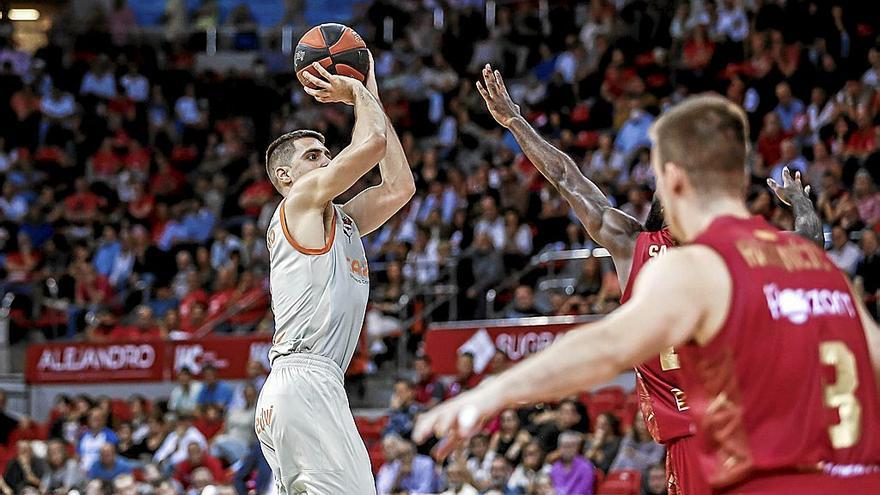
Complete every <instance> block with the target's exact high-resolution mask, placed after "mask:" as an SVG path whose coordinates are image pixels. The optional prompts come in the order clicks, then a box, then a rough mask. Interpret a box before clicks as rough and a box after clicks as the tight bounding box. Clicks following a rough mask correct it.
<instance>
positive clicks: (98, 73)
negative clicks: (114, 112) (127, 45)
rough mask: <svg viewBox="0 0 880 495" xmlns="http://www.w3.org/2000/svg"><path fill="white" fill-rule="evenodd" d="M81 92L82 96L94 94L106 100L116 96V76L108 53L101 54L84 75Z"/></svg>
mask: <svg viewBox="0 0 880 495" xmlns="http://www.w3.org/2000/svg"><path fill="white" fill-rule="evenodd" d="M79 94H80V95H82V96H88V95H93V96H96V97H99V98H102V99H104V100H109V99H111V98H114V97H115V96H116V78H115V76H114V75H113V71H112V70H111V65H110V61H109V60H108V59H107V56H106V55H100V56H99V57H98V58H97V59H96V60H95V62H94V63H93V64H92V67H91V68H90V69H89V71H88V72H86V74H85V75H84V76H83V79H82V84H81V85H80V88H79Z"/></svg>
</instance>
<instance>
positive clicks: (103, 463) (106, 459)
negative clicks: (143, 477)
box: [88, 443, 137, 481]
mask: <svg viewBox="0 0 880 495" xmlns="http://www.w3.org/2000/svg"><path fill="white" fill-rule="evenodd" d="M136 466H137V464H135V463H134V462H133V461H130V460H128V459H125V458H122V457H119V456H117V455H116V448H115V447H114V446H113V445H111V444H109V443H105V444H104V445H102V446H101V449H100V454H99V457H98V459H96V460H95V461H94V462H93V463H92V465H91V467H90V468H89V471H88V477H89V479H90V480H102V481H113V479H115V478H116V477H117V476H119V475H122V474H131V473H132V472H133V471H134V470H135V468H136Z"/></svg>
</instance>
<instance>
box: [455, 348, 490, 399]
mask: <svg viewBox="0 0 880 495" xmlns="http://www.w3.org/2000/svg"><path fill="white" fill-rule="evenodd" d="M455 368H456V370H457V375H456V377H455V380H454V381H453V382H452V383H450V384H449V388H448V389H447V395H448V397H447V398H450V397H455V396H456V395H458V394H460V393H461V392H464V391H466V390H470V389H472V388H474V387H476V386H477V385H479V384H480V381H481V380H482V379H483V377H482V376H480V375H478V374H477V373H476V372H475V371H474V355H473V353H470V352H462V353H461V354H459V355H458V359H457V360H456V362H455Z"/></svg>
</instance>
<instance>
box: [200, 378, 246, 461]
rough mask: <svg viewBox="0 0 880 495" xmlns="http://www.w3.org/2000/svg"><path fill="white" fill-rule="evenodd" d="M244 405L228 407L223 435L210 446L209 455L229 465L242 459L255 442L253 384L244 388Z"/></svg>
mask: <svg viewBox="0 0 880 495" xmlns="http://www.w3.org/2000/svg"><path fill="white" fill-rule="evenodd" d="M244 400H245V403H244V405H243V406H242V407H230V408H229V411H227V412H226V421H225V422H224V427H223V433H221V434H220V435H218V436H217V437H216V438H215V439H214V441H213V443H212V445H211V455H213V456H214V457H217V458H219V459H225V460H226V462H228V463H229V464H235V463H236V462H238V461H240V460H242V459H244V457H245V456H246V455H247V454H248V451H249V450H250V447H251V445H253V443H254V442H255V441H256V440H257V436H256V433H255V431H254V420H255V419H256V415H257V388H256V387H254V386H253V384H250V383H249V384H247V385H245V387H244Z"/></svg>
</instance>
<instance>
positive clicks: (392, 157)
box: [342, 54, 416, 236]
mask: <svg viewBox="0 0 880 495" xmlns="http://www.w3.org/2000/svg"><path fill="white" fill-rule="evenodd" d="M367 90H369V92H370V94H372V95H373V96H374V97H375V98H376V100H377V101H380V100H379V87H378V85H377V84H376V75H375V70H374V69H373V56H372V54H371V55H370V75H369V77H368V79H367ZM380 105H381V104H380ZM385 135H386V137H387V143H388V144H387V148H386V151H385V158H384V159H382V160H380V161H379V173H380V174H381V175H382V183H381V184H379V185H378V186H373V187H370V188H368V189H365V190H363V191H361V192H360V193H359V194H358V195H357V196H355V197H354V198H352V199H351V200H350V201H349V202H347V203H345V205H344V206H343V207H342V209H343V210H345V213H347V214H348V215H349V216H350V217H351V218H352V219H354V222H355V223H356V224H357V226H358V230H359V231H360V233H361V235H362V236H365V235H367V234H369V233H370V232H372V231H374V230H376V229H378V228H379V227H381V226H382V224H384V223H385V222H387V221H388V219H389V218H391V217H392V216H394V214H395V213H397V212H398V211H399V210H400V209H401V208H403V206H404V205H405V204H406V203H407V202H408V201H409V200H410V198H412V197H413V194H415V193H416V183H415V180H414V179H413V174H412V170H411V169H410V168H409V161H407V159H406V154H405V153H404V152H403V146H402V145H401V144H400V138H398V137H397V132H395V131H394V126H393V125H392V124H391V119H389V118H388V115H385Z"/></svg>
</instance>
